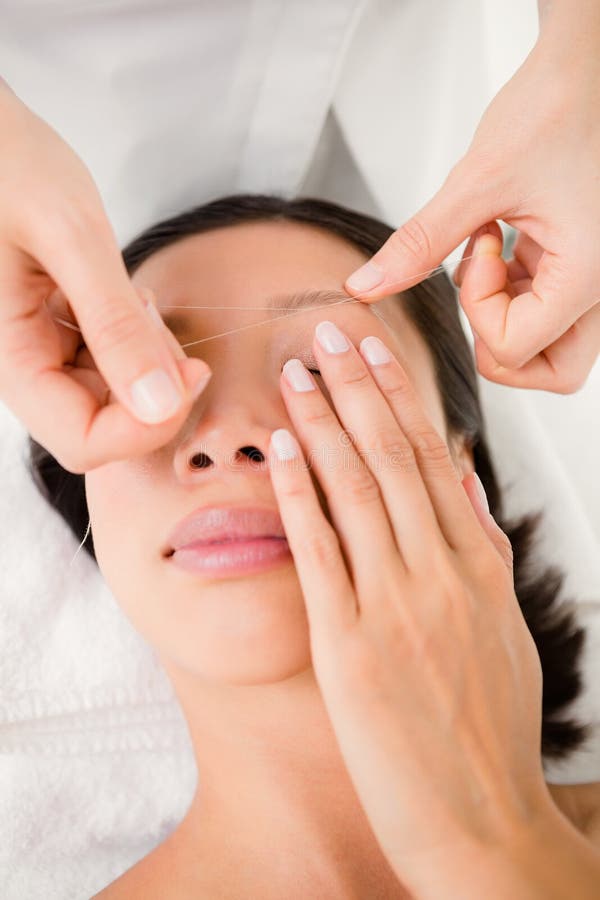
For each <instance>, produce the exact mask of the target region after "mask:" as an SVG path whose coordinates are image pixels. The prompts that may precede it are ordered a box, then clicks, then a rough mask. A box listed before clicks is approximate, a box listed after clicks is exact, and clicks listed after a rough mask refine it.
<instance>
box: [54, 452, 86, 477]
mask: <svg viewBox="0 0 600 900" xmlns="http://www.w3.org/2000/svg"><path fill="white" fill-rule="evenodd" d="M52 455H53V456H54V458H55V459H56V461H57V463H58V464H59V465H60V466H61V467H62V468H63V469H65V470H66V471H67V472H70V473H71V474H72V475H83V474H84V473H85V472H87V471H88V470H89V469H91V468H92V466H91V465H90V464H89V463H88V461H87V460H86V459H85V458H84V456H83V454H81V453H78V452H77V450H76V448H73V447H59V448H58V449H53V450H52Z"/></svg>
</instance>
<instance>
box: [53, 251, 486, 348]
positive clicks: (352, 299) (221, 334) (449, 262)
mask: <svg viewBox="0 0 600 900" xmlns="http://www.w3.org/2000/svg"><path fill="white" fill-rule="evenodd" d="M468 259H473V256H464V257H461V259H460V260H458V262H459V263H460V262H466V261H467V260H468ZM455 262H457V260H447V261H446V262H444V263H441V264H440V265H439V266H435V267H434V268H433V269H427V270H426V271H425V272H417V273H416V275H411V276H410V278H405V279H404V280H405V281H410V280H411V279H412V278H415V277H416V278H418V277H419V276H421V275H423V276H427V277H424V278H422V279H421V281H427V280H428V279H429V278H432V277H433V276H434V275H436V274H437V273H438V272H442V271H444V270H445V267H446V266H447V265H453V264H454V263H455ZM380 299H382V300H383V299H385V298H383V297H382V298H380ZM362 302H363V301H362V300H360V299H358V298H357V297H344V298H343V299H342V300H335V301H334V302H333V303H323V304H322V305H320V306H310V307H306V309H297V310H292V311H290V310H289V308H288V307H285V306H213V305H212V304H210V305H207V306H163V307H162V309H241V310H248V311H251V310H261V309H262V310H267V309H288V312H287V313H285V314H284V315H282V316H269V318H268V319H261V321H260V322H251V323H250V324H249V325H240V326H239V327H238V328H231V329H229V330H227V331H220V332H219V333H218V334H211V335H209V336H208V337H205V338H200V340H198V341H190V342H189V343H187V344H181V348H182V349H185V348H186V347H193V346H195V345H196V344H204V343H206V341H214V340H216V339H217V338H220V337H225V336H226V335H229V334H236V333H237V332H238V331H246V330H247V329H248V328H258V327H259V325H266V324H267V323H268V322H275V321H277V319H287V318H288V317H289V316H295V315H299V314H300V313H307V312H312V311H313V310H315V309H329V308H330V307H332V306H338V305H339V304H341V303H362ZM376 302H377V301H376ZM369 305H370V304H369ZM53 319H54V321H55V322H59V323H60V324H61V325H64V326H65V328H70V329H71V330H72V331H77V332H79V333H80V334H81V328H78V327H77V325H73V323H72V322H69V321H67V320H66V319H63V318H61V317H60V316H53Z"/></svg>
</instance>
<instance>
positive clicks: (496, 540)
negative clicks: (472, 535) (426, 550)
mask: <svg viewBox="0 0 600 900" xmlns="http://www.w3.org/2000/svg"><path fill="white" fill-rule="evenodd" d="M462 485H463V488H464V489H465V491H466V494H467V496H468V498H469V500H470V501H471V504H472V506H473V509H474V510H475V513H476V515H477V518H478V519H479V523H480V525H481V527H482V528H483V530H484V531H485V533H486V534H487V536H488V537H489V539H490V541H491V542H492V544H493V545H494V547H495V548H496V550H497V551H498V554H499V555H500V558H501V560H502V562H503V563H504V565H505V567H506V571H507V572H508V574H509V575H510V577H511V580H512V579H513V549H512V545H511V543H510V540H509V539H508V537H507V535H506V534H505V533H504V532H503V531H502V529H501V528H500V527H499V526H498V525H497V523H496V520H495V519H494V517H493V516H492V515H491V514H490V511H489V506H488V501H487V497H486V495H485V489H484V487H483V485H482V483H481V480H480V479H479V476H478V475H477V474H476V473H475V472H470V473H469V474H468V475H465V477H464V478H463V480H462Z"/></svg>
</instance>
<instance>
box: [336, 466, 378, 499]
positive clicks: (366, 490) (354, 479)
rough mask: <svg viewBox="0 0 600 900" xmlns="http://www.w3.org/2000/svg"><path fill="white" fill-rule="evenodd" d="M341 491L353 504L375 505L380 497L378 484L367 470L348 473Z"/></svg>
mask: <svg viewBox="0 0 600 900" xmlns="http://www.w3.org/2000/svg"><path fill="white" fill-rule="evenodd" d="M340 489H341V490H343V492H344V494H345V496H346V497H347V499H348V500H349V501H350V503H353V504H359V505H360V504H363V503H373V501H375V500H378V499H379V497H380V494H379V487H378V485H377V482H376V481H375V479H374V478H372V476H371V475H370V474H369V472H368V471H367V469H365V468H360V469H357V470H356V471H352V472H348V473H346V474H345V477H344V481H343V484H342V485H341V486H340Z"/></svg>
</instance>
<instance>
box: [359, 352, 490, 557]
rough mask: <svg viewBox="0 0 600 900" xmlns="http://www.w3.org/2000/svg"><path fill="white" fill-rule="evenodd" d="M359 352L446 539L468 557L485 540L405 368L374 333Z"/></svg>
mask: <svg viewBox="0 0 600 900" xmlns="http://www.w3.org/2000/svg"><path fill="white" fill-rule="evenodd" d="M360 352H361V354H362V356H363V358H364V359H365V361H366V362H367V364H368V365H369V368H370V370H371V373H372V375H373V378H374V379H375V381H376V383H377V385H378V387H379V389H380V391H381V393H382V395H383V396H384V397H385V399H386V401H387V403H388V404H389V407H390V409H391V410H392V412H393V414H394V417H395V418H396V420H397V422H398V423H399V425H400V427H401V428H402V431H403V432H404V434H405V435H406V437H407V438H408V440H409V442H410V444H411V447H412V449H413V453H414V455H415V458H416V461H417V464H418V467H419V471H420V477H421V478H422V480H423V483H424V485H425V487H426V489H427V492H428V494H429V498H430V501H431V504H432V507H433V510H434V512H435V515H436V517H437V521H438V524H439V528H440V530H441V532H442V534H443V536H444V538H445V539H446V543H447V544H448V546H449V547H451V548H452V549H453V550H456V551H457V552H459V553H464V554H465V555H466V556H467V557H469V556H470V555H471V554H472V553H476V552H478V551H479V550H481V548H482V547H483V544H484V542H483V541H482V534H483V533H482V531H481V527H480V525H479V522H478V521H477V516H476V515H475V512H474V510H473V508H472V506H471V504H470V503H469V500H468V498H467V497H466V495H465V492H464V489H463V487H462V484H461V477H460V476H459V474H458V471H457V468H456V466H455V465H454V463H453V461H452V459H451V456H450V451H449V450H448V446H447V444H446V442H445V441H444V440H443V438H442V437H440V435H439V434H438V432H437V431H436V430H435V428H434V427H433V425H432V424H431V422H430V421H429V419H428V417H427V416H426V414H425V412H424V410H423V407H422V405H421V402H420V400H419V398H418V396H417V394H416V391H415V389H414V387H413V385H412V384H411V382H410V380H409V378H408V375H407V373H406V371H405V369H404V368H403V367H402V366H401V364H400V362H399V361H398V359H397V358H396V357H395V356H394V354H393V353H391V351H390V350H389V348H388V347H386V345H385V344H384V343H383V341H381V340H380V339H379V338H377V337H373V336H369V337H367V338H364V339H363V340H362V341H361V343H360Z"/></svg>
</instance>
